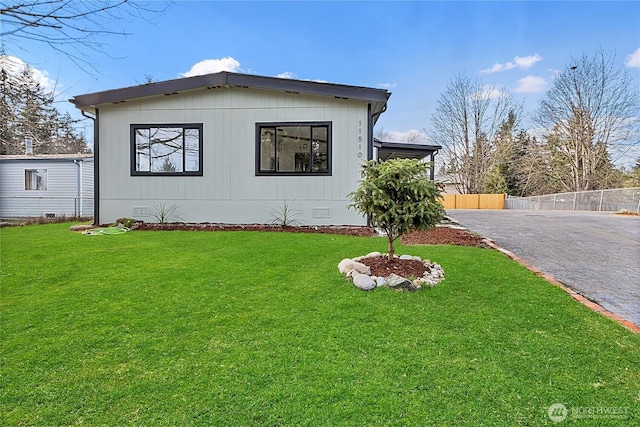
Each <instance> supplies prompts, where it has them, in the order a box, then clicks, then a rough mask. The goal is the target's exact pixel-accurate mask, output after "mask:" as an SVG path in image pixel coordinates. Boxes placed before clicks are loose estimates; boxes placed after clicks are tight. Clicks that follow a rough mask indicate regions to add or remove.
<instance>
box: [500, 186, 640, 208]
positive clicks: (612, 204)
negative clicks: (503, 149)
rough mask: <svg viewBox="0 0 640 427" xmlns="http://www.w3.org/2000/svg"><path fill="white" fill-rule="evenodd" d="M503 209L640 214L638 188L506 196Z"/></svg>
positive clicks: (639, 188)
mask: <svg viewBox="0 0 640 427" xmlns="http://www.w3.org/2000/svg"><path fill="white" fill-rule="evenodd" d="M504 208H505V209H521V210H555V211H602V212H620V211H625V210H626V211H631V212H637V213H640V187H634V188H615V189H611V190H593V191H577V192H573V193H557V194H546V195H544V196H531V197H515V196H507V198H506V199H505V201H504Z"/></svg>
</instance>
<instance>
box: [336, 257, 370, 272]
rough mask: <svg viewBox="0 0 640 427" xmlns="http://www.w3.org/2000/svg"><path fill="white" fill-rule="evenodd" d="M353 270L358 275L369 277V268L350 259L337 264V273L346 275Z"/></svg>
mask: <svg viewBox="0 0 640 427" xmlns="http://www.w3.org/2000/svg"><path fill="white" fill-rule="evenodd" d="M353 270H355V271H357V272H358V273H360V274H367V275H371V269H370V268H369V267H367V266H366V265H364V264H361V263H359V262H356V261H354V260H352V259H349V258H345V259H343V260H342V261H340V263H339V264H338V271H340V273H342V274H347V273H349V272H351V271H353Z"/></svg>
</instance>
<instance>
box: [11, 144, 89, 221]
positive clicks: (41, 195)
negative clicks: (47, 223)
mask: <svg viewBox="0 0 640 427" xmlns="http://www.w3.org/2000/svg"><path fill="white" fill-rule="evenodd" d="M93 164H94V162H93V154H41V155H38V154H35V155H34V154H29V155H3V156H0V218H3V219H8V218H27V217H50V218H55V217H92V216H93V210H94V209H93V208H94V206H93V201H94V194H93V181H94V175H93Z"/></svg>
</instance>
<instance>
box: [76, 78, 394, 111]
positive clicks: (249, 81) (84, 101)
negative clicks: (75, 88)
mask: <svg viewBox="0 0 640 427" xmlns="http://www.w3.org/2000/svg"><path fill="white" fill-rule="evenodd" d="M230 86H236V87H245V88H256V89H268V90H277V91H283V92H288V93H294V94H295V93H304V94H310V95H321V96H331V97H336V98H345V99H357V100H363V101H368V102H371V103H376V104H379V105H378V108H377V110H379V111H383V110H384V108H385V106H386V103H387V99H389V96H391V93H390V92H388V91H387V90H385V89H374V88H368V87H360V86H348V85H339V84H333V83H319V82H312V81H305V80H293V79H283V78H277V77H265V76H257V75H252V74H238V73H230V72H227V71H223V72H220V73H215V74H206V75H202V76H194V77H185V78H181V79H174V80H167V81H164V82H157V83H149V84H144V85H140V86H131V87H126V88H121V89H113V90H107V91H103V92H95V93H89V94H86V95H77V96H76V97H75V98H73V99H70V100H69V101H70V102H72V103H73V104H75V106H76V107H77V108H79V109H81V110H92V109H94V108H95V107H96V106H98V105H101V104H112V103H120V102H125V101H128V100H131V99H137V98H143V97H148V96H158V95H172V94H175V93H179V92H182V91H189V90H196V89H204V88H207V89H215V88H219V87H230Z"/></svg>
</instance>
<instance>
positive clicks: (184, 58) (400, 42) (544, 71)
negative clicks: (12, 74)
mask: <svg viewBox="0 0 640 427" xmlns="http://www.w3.org/2000/svg"><path fill="white" fill-rule="evenodd" d="M154 21H155V22H154V23H148V22H144V21H131V22H125V21H123V22H121V23H120V24H119V25H121V26H122V29H124V30H126V31H128V32H131V33H133V34H132V35H130V36H127V37H119V36H110V37H108V38H105V39H103V40H104V42H105V43H106V47H105V49H106V50H108V51H109V52H110V54H111V56H112V57H109V56H107V55H101V54H99V53H95V54H92V59H93V63H94V65H95V67H96V68H97V69H98V70H99V73H96V74H94V75H89V74H87V73H86V72H84V71H82V70H80V69H78V67H77V66H75V65H74V64H72V63H71V62H70V61H69V60H68V58H66V57H65V56H63V55H60V54H56V53H55V52H52V51H51V50H49V49H48V48H46V46H42V45H35V44H34V45H29V44H23V45H22V46H21V47H15V46H13V47H11V46H9V49H8V51H7V53H8V54H10V55H13V56H16V57H18V58H20V59H21V60H22V61H24V62H26V63H27V64H29V65H31V66H32V67H34V68H35V69H37V70H38V71H39V72H41V74H42V79H43V80H44V81H46V79H47V78H48V79H49V80H50V81H51V80H57V86H56V89H57V90H58V91H59V92H60V96H59V99H61V100H66V99H68V98H71V97H72V96H75V95H79V94H84V93H90V92H97V91H102V90H107V89H115V88H120V87H125V86H131V85H136V84H141V83H143V82H145V80H146V76H152V78H153V79H154V81H161V80H168V79H174V78H179V77H181V76H184V75H190V71H192V72H200V73H204V72H216V71H221V70H228V71H235V72H245V73H252V74H259V75H265V76H288V77H292V78H298V79H309V80H320V81H328V82H331V83H340V84H349V85H357V86H369V87H377V88H386V89H388V90H390V91H391V92H392V96H391V98H390V101H389V106H388V110H387V112H385V113H384V114H383V115H382V116H381V118H380V120H379V121H378V124H377V126H376V130H379V129H380V128H384V130H386V131H388V132H397V134H396V135H398V137H401V135H402V134H403V133H407V132H409V131H411V130H419V131H422V130H424V129H428V128H429V127H430V117H431V115H432V114H433V113H434V111H435V107H436V102H437V100H438V98H439V97H440V95H441V93H442V92H443V91H444V89H445V87H446V85H447V84H448V83H449V82H450V81H451V79H452V78H453V77H454V76H455V75H456V74H458V73H465V74H467V75H469V76H472V77H478V78H480V79H481V80H482V82H483V83H486V84H496V85H500V86H503V87H504V88H506V89H508V90H510V91H511V92H512V93H513V94H514V95H515V96H516V97H517V99H519V100H522V101H523V102H524V107H525V113H531V112H533V110H534V109H535V107H536V104H537V102H538V100H539V99H540V97H541V96H542V95H543V93H544V90H545V89H546V87H547V85H548V84H549V83H550V82H551V81H552V79H553V75H554V71H556V70H559V69H562V68H564V67H565V66H566V65H568V64H569V62H570V60H571V56H574V57H576V56H580V55H581V54H583V53H589V54H593V53H594V52H595V51H596V49H598V48H602V49H603V50H605V51H607V52H612V53H615V55H616V60H617V63H618V64H619V66H621V67H622V66H624V67H625V68H626V69H627V70H628V71H629V72H630V73H631V74H632V75H634V76H635V78H636V79H638V78H639V77H640V2H636V1H634V2H608V1H606V2H605V1H600V2H596V1H591V2H575V1H567V2H557V1H553V2H540V1H492V2H457V1H448V2H435V1H411V2H409V1H407V2H403V1H393V2H392V1H375V2H364V1H350V2H341V1H325V2H307V1H288V2H272V1H263V2H245V1H236V2H220V1H183V2H178V3H175V4H173V5H171V6H170V7H169V8H168V9H167V11H166V12H165V13H164V14H163V15H162V16H160V17H157V18H155V19H154ZM5 48H7V47H6V46H5ZM625 64H626V65H625ZM194 67H195V68H194ZM637 81H638V80H637ZM66 104H67V103H66V102H61V103H60V104H58V107H59V109H61V110H64V111H66V110H67V109H68V110H70V111H73V107H72V106H71V105H70V104H69V105H66Z"/></svg>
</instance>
